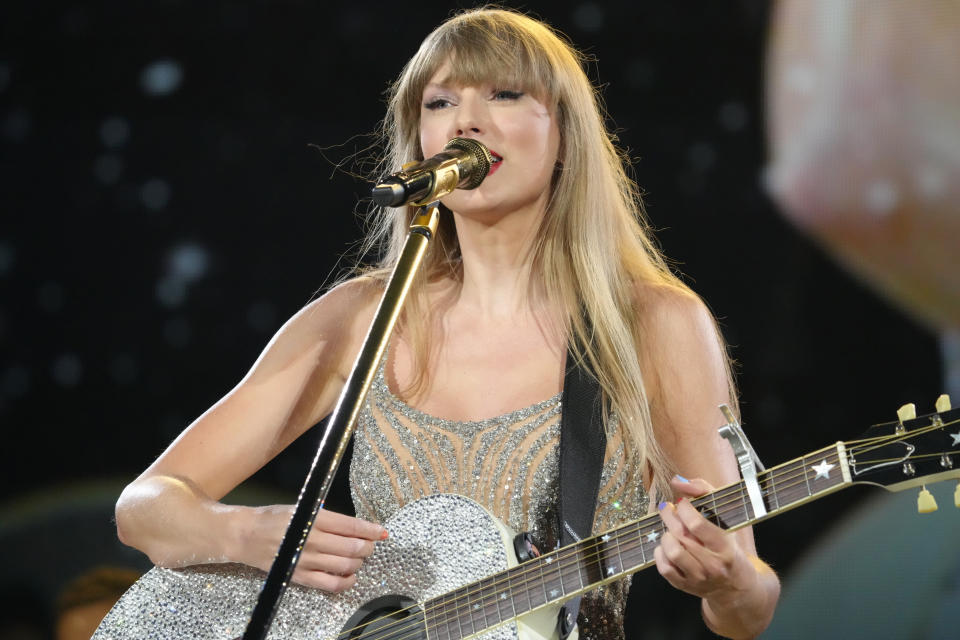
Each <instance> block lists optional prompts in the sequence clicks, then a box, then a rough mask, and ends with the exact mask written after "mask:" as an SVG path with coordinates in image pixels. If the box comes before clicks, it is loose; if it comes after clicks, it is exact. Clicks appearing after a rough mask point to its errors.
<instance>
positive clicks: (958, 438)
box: [947, 431, 960, 447]
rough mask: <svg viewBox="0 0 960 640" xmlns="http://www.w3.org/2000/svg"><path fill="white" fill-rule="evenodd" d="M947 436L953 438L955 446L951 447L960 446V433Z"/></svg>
mask: <svg viewBox="0 0 960 640" xmlns="http://www.w3.org/2000/svg"><path fill="white" fill-rule="evenodd" d="M947 435H949V436H950V437H951V438H953V444H952V445H950V446H951V447H955V446H957V445H958V444H960V431H957V432H956V433H950V434H947Z"/></svg>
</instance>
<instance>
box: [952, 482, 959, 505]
mask: <svg viewBox="0 0 960 640" xmlns="http://www.w3.org/2000/svg"><path fill="white" fill-rule="evenodd" d="M953 506H955V507H956V508H958V509H960V482H958V483H957V490H956V491H954V492H953Z"/></svg>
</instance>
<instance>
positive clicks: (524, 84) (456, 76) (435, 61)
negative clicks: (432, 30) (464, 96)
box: [423, 24, 556, 99]
mask: <svg viewBox="0 0 960 640" xmlns="http://www.w3.org/2000/svg"><path fill="white" fill-rule="evenodd" d="M483 26H485V25H475V24H469V25H461V27H462V28H460V29H451V30H450V31H449V32H447V33H444V34H441V37H440V38H439V42H437V46H436V48H435V49H434V50H433V51H432V52H431V54H430V55H429V58H431V60H430V62H431V63H432V64H429V65H428V66H430V67H433V73H436V71H437V70H438V69H439V68H440V67H441V66H443V63H444V62H447V61H449V68H450V72H449V73H448V74H447V76H446V77H445V78H442V79H441V84H445V85H453V86H475V85H481V84H491V85H494V86H496V87H499V88H503V89H519V90H522V91H524V92H527V93H530V94H533V95H535V96H536V97H537V98H540V99H545V98H551V97H553V96H554V95H556V92H555V87H554V70H553V65H551V64H550V61H549V59H548V56H547V55H546V52H545V51H544V50H543V48H542V47H541V46H538V45H539V44H540V43H538V42H536V41H535V40H534V39H533V38H531V37H530V36H529V34H523V33H516V32H514V33H510V32H509V31H513V30H512V29H511V30H509V31H508V32H507V33H503V31H507V30H504V29H502V28H501V29H498V30H497V31H491V30H488V29H483V28H482V27H483ZM497 26H500V27H502V26H503V25H497ZM478 27H479V28H478ZM432 75H433V74H431V76H432ZM429 81H430V77H427V78H424V79H423V85H425V84H426V83H427V82H429Z"/></svg>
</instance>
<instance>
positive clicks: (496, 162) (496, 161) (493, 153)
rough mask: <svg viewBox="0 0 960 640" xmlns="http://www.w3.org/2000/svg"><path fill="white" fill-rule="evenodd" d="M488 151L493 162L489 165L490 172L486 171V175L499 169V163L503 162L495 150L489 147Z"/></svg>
mask: <svg viewBox="0 0 960 640" xmlns="http://www.w3.org/2000/svg"><path fill="white" fill-rule="evenodd" d="M489 151H490V156H491V157H492V158H493V164H491V165H490V173H488V174H487V175H490V174H492V173H493V172H494V171H496V170H497V169H499V168H500V164H501V163H502V162H503V157H502V156H500V155H499V154H498V153H497V152H496V151H493V150H492V149H490V150H489Z"/></svg>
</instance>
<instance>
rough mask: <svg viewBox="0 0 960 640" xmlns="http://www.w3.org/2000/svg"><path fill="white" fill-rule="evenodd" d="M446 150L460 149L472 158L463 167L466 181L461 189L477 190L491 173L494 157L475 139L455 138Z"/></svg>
mask: <svg viewBox="0 0 960 640" xmlns="http://www.w3.org/2000/svg"><path fill="white" fill-rule="evenodd" d="M444 149H459V150H460V151H465V152H466V153H467V154H468V155H469V156H470V159H469V160H468V161H466V162H464V163H463V165H462V169H461V179H462V180H465V181H464V182H461V183H460V186H459V188H460V189H476V188H477V187H479V186H480V183H481V182H483V179H484V178H486V177H487V174H488V173H490V166H491V165H492V164H493V156H491V155H490V152H489V151H488V150H487V148H486V147H485V146H483V145H482V144H481V143H479V142H477V141H476V140H474V139H473V138H454V139H453V140H451V141H450V142H448V143H447V144H446V146H445V147H444Z"/></svg>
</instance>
